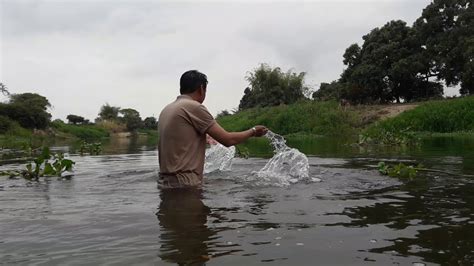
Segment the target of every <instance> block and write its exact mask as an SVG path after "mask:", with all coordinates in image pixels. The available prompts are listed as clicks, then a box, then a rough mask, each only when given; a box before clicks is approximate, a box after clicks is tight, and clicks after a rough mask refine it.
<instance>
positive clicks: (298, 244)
mask: <svg viewBox="0 0 474 266" xmlns="http://www.w3.org/2000/svg"><path fill="white" fill-rule="evenodd" d="M296 245H297V246H304V244H303V243H296Z"/></svg>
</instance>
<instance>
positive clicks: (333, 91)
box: [313, 81, 346, 101]
mask: <svg viewBox="0 0 474 266" xmlns="http://www.w3.org/2000/svg"><path fill="white" fill-rule="evenodd" d="M345 89H346V88H345V84H344V83H341V82H337V81H333V82H331V83H324V82H323V83H321V85H320V86H319V90H317V91H315V92H314V93H313V100H318V101H328V100H339V99H342V98H343V95H344V93H345Z"/></svg>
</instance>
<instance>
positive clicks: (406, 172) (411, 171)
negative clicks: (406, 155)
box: [377, 162, 424, 179]
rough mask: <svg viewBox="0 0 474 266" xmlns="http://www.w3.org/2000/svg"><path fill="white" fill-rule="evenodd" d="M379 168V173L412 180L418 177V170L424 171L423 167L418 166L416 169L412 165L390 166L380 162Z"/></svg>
mask: <svg viewBox="0 0 474 266" xmlns="http://www.w3.org/2000/svg"><path fill="white" fill-rule="evenodd" d="M377 167H378V170H379V172H380V173H381V174H383V175H388V176H391V177H401V178H410V179H411V178H414V177H416V174H417V173H418V170H421V169H424V168H422V166H421V165H418V166H416V167H415V166H412V165H405V164H404V163H398V164H395V165H388V164H385V162H379V164H378V165H377Z"/></svg>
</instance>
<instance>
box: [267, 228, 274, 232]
mask: <svg viewBox="0 0 474 266" xmlns="http://www.w3.org/2000/svg"><path fill="white" fill-rule="evenodd" d="M273 230H275V229H274V228H273V227H270V228H268V229H267V231H273Z"/></svg>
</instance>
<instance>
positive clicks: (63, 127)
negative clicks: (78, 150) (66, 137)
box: [51, 121, 109, 140]
mask: <svg viewBox="0 0 474 266" xmlns="http://www.w3.org/2000/svg"><path fill="white" fill-rule="evenodd" d="M51 125H52V126H53V128H55V129H57V130H58V131H61V132H64V133H68V134H71V135H73V136H76V137H78V138H80V139H85V140H95V139H101V138H106V137H108V136H109V133H108V132H107V130H105V129H103V128H101V127H98V126H94V125H70V124H64V123H62V122H60V121H54V122H52V123H51Z"/></svg>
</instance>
